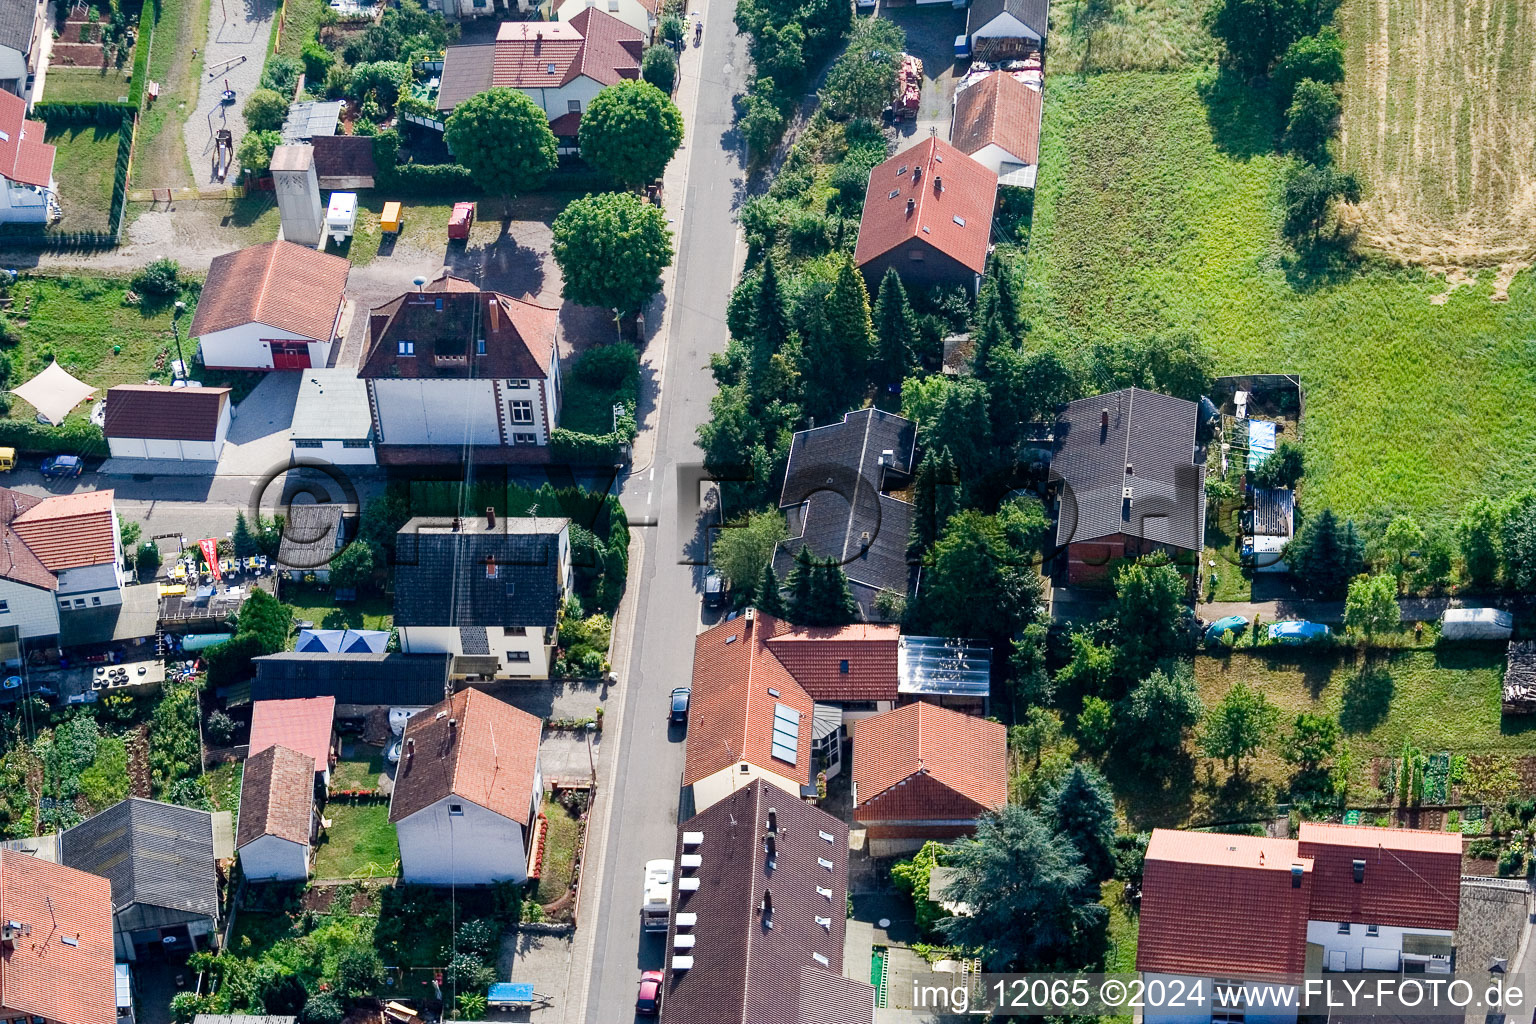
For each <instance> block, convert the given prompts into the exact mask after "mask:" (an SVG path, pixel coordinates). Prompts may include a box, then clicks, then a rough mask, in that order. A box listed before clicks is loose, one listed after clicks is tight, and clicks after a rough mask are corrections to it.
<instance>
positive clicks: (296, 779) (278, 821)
mask: <svg viewBox="0 0 1536 1024" xmlns="http://www.w3.org/2000/svg"><path fill="white" fill-rule="evenodd" d="M314 811H315V759H314V758H312V757H310V756H309V755H308V754H301V753H299V752H298V751H297V750H292V749H290V748H288V747H284V746H281V745H279V746H272V747H267V748H266V749H265V750H262V751H261V752H260V753H257V754H255V755H253V756H251V757H249V758H247V759H246V762H245V771H244V773H243V774H242V775H241V777H240V823H239V827H238V829H237V831H236V834H235V848H236V849H240V848H242V847H245V846H249V845H250V844H251V843H254V842H255V841H256V840H258V839H260V838H261V837H262V836H277V837H278V838H279V839H286V840H288V841H289V842H292V843H299V844H301V845H306V846H307V845H308V844H309V837H310V828H311V824H312V823H313V817H314Z"/></svg>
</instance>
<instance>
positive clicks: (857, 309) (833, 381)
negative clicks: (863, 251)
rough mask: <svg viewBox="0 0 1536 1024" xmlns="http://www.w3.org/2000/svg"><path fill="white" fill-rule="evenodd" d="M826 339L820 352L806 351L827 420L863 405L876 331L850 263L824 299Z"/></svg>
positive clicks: (844, 265)
mask: <svg viewBox="0 0 1536 1024" xmlns="http://www.w3.org/2000/svg"><path fill="white" fill-rule="evenodd" d="M825 306H826V320H827V327H828V331H827V336H826V338H825V339H823V341H822V344H821V346H820V347H819V349H812V348H811V347H810V346H809V345H807V347H806V351H805V360H806V362H807V363H808V364H809V366H810V373H807V374H806V379H807V382H808V383H809V381H810V379H811V374H815V375H817V376H818V377H819V378H820V385H821V387H822V388H823V389H824V392H825V395H826V398H827V399H828V400H829V408H828V409H827V411H826V415H827V416H828V417H832V416H840V415H841V414H842V413H843V412H845V411H847V410H848V409H851V408H855V407H857V406H858V405H860V404H862V401H863V398H864V385H865V381H866V378H867V377H868V370H869V357H870V354H871V353H872V352H873V351H874V347H875V328H874V324H873V322H872V321H871V319H870V312H869V292H868V291H867V290H866V289H865V287H864V278H863V276H862V275H860V274H859V272H858V270H857V269H855V268H854V265H853V261H852V260H844V261H843V263H842V266H840V267H839V268H838V271H837V278H836V280H835V281H833V283H832V288H831V290H830V291H828V292H827V296H826V302H825Z"/></svg>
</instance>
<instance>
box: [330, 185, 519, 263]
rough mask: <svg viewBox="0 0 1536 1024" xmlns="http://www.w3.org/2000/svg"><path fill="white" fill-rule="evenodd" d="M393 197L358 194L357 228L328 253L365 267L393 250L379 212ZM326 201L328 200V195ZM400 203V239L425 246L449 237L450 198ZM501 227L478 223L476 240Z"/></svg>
mask: <svg viewBox="0 0 1536 1024" xmlns="http://www.w3.org/2000/svg"><path fill="white" fill-rule="evenodd" d="M390 199H391V197H390V196H388V195H384V194H382V193H380V192H379V191H377V190H368V191H364V192H362V193H360V194H359V195H358V201H357V228H356V233H355V234H354V235H353V236H352V240H351V241H350V242H348V243H347V245H346V246H341V247H338V246H336V245H335V244H334V243H332V244H330V245H329V247H328V251H329V252H334V253H336V254H337V255H340V256H345V257H347V259H349V260H351V261H352V265H353V266H355V267H362V266H366V265H368V264H369V263H372V262H373V261H374V260H375V259H376V258H378V256H379V250H380V248H381V247H383V248H384V249H385V252H386V253H388V252H391V251H393V250H392V248H390V247H392V246H393V245H394V240H390V241H388V242H386V241H385V236H384V233H383V232H382V231H380V230H379V215H380V214H381V213H383V212H384V204H385V203H387V202H389V201H390ZM326 200H327V201H329V195H328V194H327V197H326ZM399 202H400V206H401V211H402V212H401V218H402V220H401V229H400V238H401V239H406V240H408V243H409V244H411V245H412V246H413V247H416V248H419V247H421V246H423V245H426V246H427V247H429V248H430V247H431V246H432V245H437V244H444V243H446V242H447V240H448V218H449V217H450V216H452V214H453V203H454V201H453V200H451V199H449V200H445V201H443V202H436V203H434V202H422V201H418V200H405V199H402V200H400V201H399ZM500 230H501V225H500V222H498V221H496V220H491V221H490V222H488V223H487V222H483V221H479V220H477V221H476V222H475V227H474V229H473V231H474V236H475V237H474V238H473V242H475V243H480V242H491V241H494V240H495V237H496V234H497V233H499V232H500Z"/></svg>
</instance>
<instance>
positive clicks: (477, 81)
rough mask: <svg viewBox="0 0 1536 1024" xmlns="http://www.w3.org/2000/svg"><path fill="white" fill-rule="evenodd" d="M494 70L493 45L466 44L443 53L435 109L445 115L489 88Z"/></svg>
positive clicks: (494, 45) (494, 51)
mask: <svg viewBox="0 0 1536 1024" xmlns="http://www.w3.org/2000/svg"><path fill="white" fill-rule="evenodd" d="M495 67H496V44H495V43H494V42H489V43H467V44H465V45H464V46H450V47H448V48H447V49H446V50H444V51H443V75H442V78H441V80H440V81H439V82H438V85H437V109H438V110H439V111H441V112H443V113H447V112H448V111H450V110H452V109H453V108H454V107H456V106H458V105H459V104H460V103H463V102H464V101H465V100H467V99H469V98H470V97H471V96H474V95H476V94H477V93H482V92H485V90H487V89H489V88H490V87H491V74H492V72H493V71H494V70H495Z"/></svg>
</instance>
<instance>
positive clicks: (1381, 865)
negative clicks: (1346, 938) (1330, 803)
mask: <svg viewBox="0 0 1536 1024" xmlns="http://www.w3.org/2000/svg"><path fill="white" fill-rule="evenodd" d="M1300 850H1301V855H1302V856H1303V857H1310V858H1312V859H1313V861H1314V862H1315V863H1316V865H1317V866H1316V868H1315V870H1314V875H1315V877H1314V880H1313V882H1312V910H1311V919H1312V920H1314V921H1341V922H1342V921H1348V922H1351V923H1354V924H1376V925H1390V926H1392V927H1398V928H1432V929H1440V930H1444V931H1455V929H1456V923H1457V919H1458V917H1459V916H1460V908H1461V836H1460V835H1458V834H1456V833H1450V832H1427V831H1419V830H1414V829H1395V828H1368V827H1364V826H1358V825H1328V824H1317V823H1313V822H1303V823H1302V825H1301V833H1300ZM1357 860H1361V861H1364V862H1365V870H1364V876H1363V880H1362V881H1360V882H1356V881H1355V880H1354V862H1355V861H1357Z"/></svg>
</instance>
